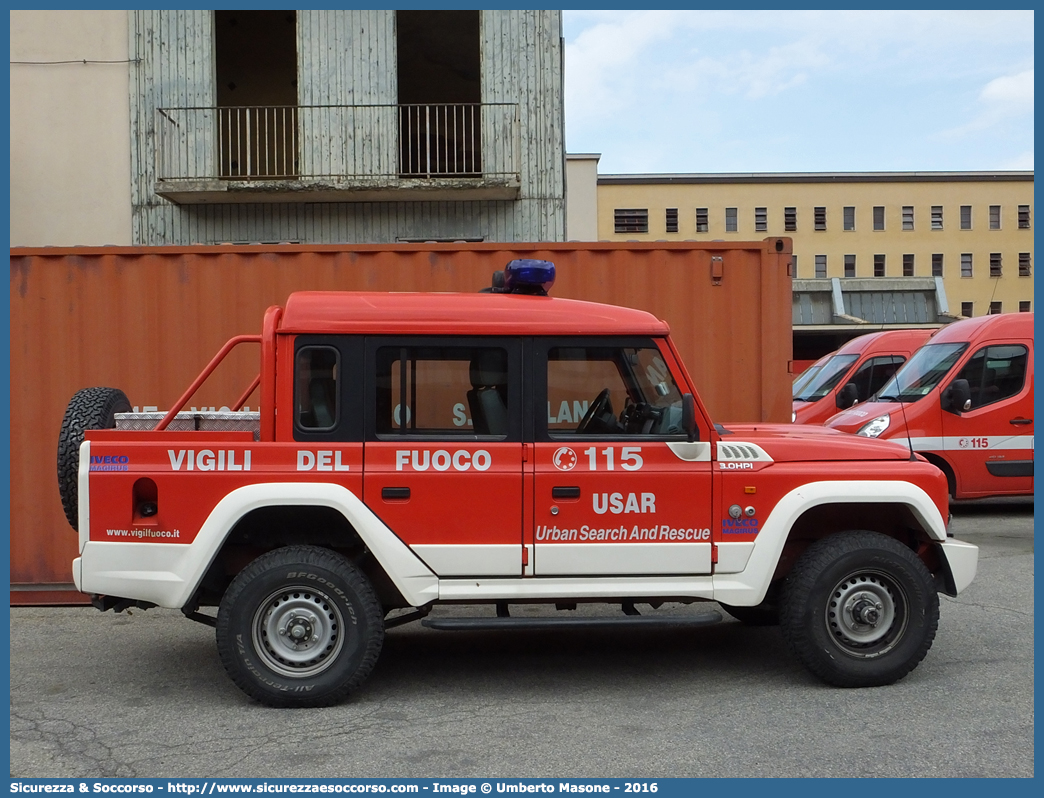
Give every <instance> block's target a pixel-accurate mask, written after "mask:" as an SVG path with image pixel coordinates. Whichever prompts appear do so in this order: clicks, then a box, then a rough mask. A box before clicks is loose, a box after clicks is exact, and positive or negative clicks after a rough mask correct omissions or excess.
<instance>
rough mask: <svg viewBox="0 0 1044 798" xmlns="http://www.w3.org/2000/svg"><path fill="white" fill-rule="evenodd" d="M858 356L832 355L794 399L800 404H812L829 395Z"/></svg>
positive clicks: (795, 394) (796, 392) (797, 392)
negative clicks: (800, 402)
mask: <svg viewBox="0 0 1044 798" xmlns="http://www.w3.org/2000/svg"><path fill="white" fill-rule="evenodd" d="M858 359H859V355H834V356H833V357H832V358H830V360H828V361H827V362H826V363H825V364H824V365H823V368H821V369H820V370H819V371H818V372H816V374H815V375H814V376H813V377H812V379H811V380H809V381H808V382H807V383H805V385H804V386H803V387H802V388H801V390H799V391H795V392H794V398H795V399H798V400H799V401H802V402H814V401H816V400H817V399H822V398H823V397H824V396H826V395H827V394H828V393H830V392H831V391H832V390H834V388H836V387H837V384H838V383H839V382H841V380H842V379H844V377H845V375H846V374H848V370H849V369H850V368H852V364H853V363H855V362H856V360H858Z"/></svg>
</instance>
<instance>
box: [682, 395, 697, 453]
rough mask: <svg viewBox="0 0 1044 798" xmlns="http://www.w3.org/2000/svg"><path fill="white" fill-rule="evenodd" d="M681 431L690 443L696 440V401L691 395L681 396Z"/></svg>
mask: <svg viewBox="0 0 1044 798" xmlns="http://www.w3.org/2000/svg"><path fill="white" fill-rule="evenodd" d="M682 429H683V430H685V434H686V435H687V436H688V438H689V442H690V443H691V442H692V441H694V440H696V399H694V398H693V395H692V394H691V393H687V394H685V395H683V396H682Z"/></svg>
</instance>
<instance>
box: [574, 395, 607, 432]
mask: <svg viewBox="0 0 1044 798" xmlns="http://www.w3.org/2000/svg"><path fill="white" fill-rule="evenodd" d="M606 412H608V413H612V412H613V402H612V400H611V399H610V398H609V389H608V388H603V389H602V392H601V393H600V394H598V396H596V397H595V400H594V401H593V402H591V406H590V407H589V408H587V412H586V413H584V417H583V418H582V419H580V423H579V424H578V425H577V427H576V432H577V434H581V433H584V432H587V430H588V428H589V427H590V426H591V424H593V423H594V420H595V419H596V418H598V417H599V416H601V415H602V413H606Z"/></svg>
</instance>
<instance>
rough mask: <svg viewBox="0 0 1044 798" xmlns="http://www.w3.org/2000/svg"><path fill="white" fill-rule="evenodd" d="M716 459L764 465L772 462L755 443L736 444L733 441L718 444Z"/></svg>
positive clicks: (766, 453)
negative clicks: (762, 463) (761, 463)
mask: <svg viewBox="0 0 1044 798" xmlns="http://www.w3.org/2000/svg"><path fill="white" fill-rule="evenodd" d="M718 459H719V460H732V461H737V460H743V461H748V462H764V463H771V462H772V458H771V457H770V456H769V454H768V452H766V451H765V450H764V449H762V448H761V447H760V446H758V445H757V444H756V443H736V442H733V441H729V442H728V443H721V442H720V441H719V442H718Z"/></svg>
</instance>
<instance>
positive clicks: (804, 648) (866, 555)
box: [780, 531, 939, 687]
mask: <svg viewBox="0 0 1044 798" xmlns="http://www.w3.org/2000/svg"><path fill="white" fill-rule="evenodd" d="M938 626H939V595H938V593H937V592H936V589H935V583H934V580H933V579H932V575H931V574H930V573H929V572H928V569H927V568H926V567H925V565H924V563H923V562H921V560H920V559H919V558H918V557H917V555H916V554H914V552H912V551H911V550H910V549H908V548H907V547H906V546H904V545H902V544H901V543H899V542H898V541H897V540H895V539H893V538H890V537H888V536H886V535H882V534H880V533H878V532H869V531H852V532H842V533H840V534H837V535H832V536H830V537H828V538H824V539H823V540H820V541H818V542H816V543H814V544H813V545H812V546H810V547H809V548H808V549H807V550H806V551H805V553H804V554H802V555H801V557H800V558H799V559H798V561H797V562H796V563H795V564H794V569H793V571H791V573H790V575H789V576H788V577H787V579H786V582H785V583H784V585H783V591H782V594H781V596H780V629H781V631H782V633H783V637H784V639H785V640H786V641H787V645H788V646H789V647H790V650H791V652H793V654H794V656H795V657H797V659H798V660H799V661H800V662H801V663H802V664H803V665H804V666H805V667H806V668H808V669H809V670H810V671H811V672H812V673H813V674H815V675H816V676H818V677H819V678H820V679H822V680H823V681H824V682H827V683H828V684H832V685H836V686H838V687H876V686H879V685H885V684H892V683H894V682H897V681H899V680H900V679H902V678H903V677H904V676H906V675H907V674H908V673H909V672H910V671H912V670H913V669H914V668H916V667H917V665H918V663H920V661H921V660H922V659H924V657H925V655H926V654H927V653H928V649H930V648H931V647H932V641H933V640H934V639H935V632H936V629H937V628H938Z"/></svg>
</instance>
